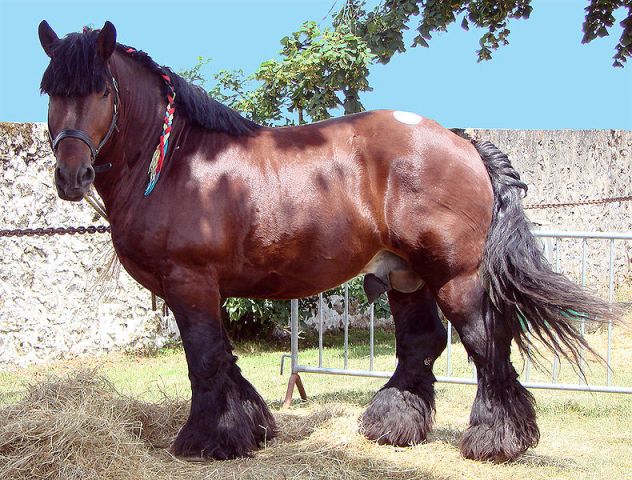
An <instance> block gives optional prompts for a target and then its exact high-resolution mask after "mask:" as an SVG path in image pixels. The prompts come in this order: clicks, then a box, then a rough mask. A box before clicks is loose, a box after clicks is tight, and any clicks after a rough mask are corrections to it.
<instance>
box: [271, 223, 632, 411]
mask: <svg viewBox="0 0 632 480" xmlns="http://www.w3.org/2000/svg"><path fill="white" fill-rule="evenodd" d="M534 234H535V235H536V237H538V238H540V240H541V241H542V243H543V248H544V254H545V256H546V257H547V258H548V260H549V262H550V263H551V265H552V266H553V268H554V270H556V271H558V272H562V273H564V274H567V275H569V276H570V277H571V278H574V279H575V280H577V281H578V283H580V284H581V285H582V286H590V287H593V288H594V287H595V286H596V285H594V283H595V282H592V283H591V282H588V277H589V273H590V272H589V270H590V268H589V261H588V257H589V252H590V253H592V260H593V262H592V263H593V264H594V261H595V258H596V260H597V262H598V264H599V265H601V268H600V270H601V271H602V273H606V272H607V280H606V281H602V282H600V283H601V285H600V286H601V288H600V290H601V293H602V294H605V293H606V292H607V298H608V300H609V301H611V302H612V301H614V300H615V260H616V259H618V260H619V261H621V260H622V261H623V270H624V271H627V269H629V263H630V258H629V257H630V254H631V253H630V252H632V242H631V241H632V232H624V233H620V232H563V231H535V232H534ZM565 242H575V243H577V242H579V244H578V245H576V247H577V249H578V250H579V253H576V254H575V255H573V254H571V253H570V251H565V247H566V250H569V248H568V247H569V246H568V245H564V243H565ZM589 242H592V243H598V244H599V246H600V248H599V250H597V253H598V255H595V251H596V250H595V249H594V245H592V244H589ZM604 243H606V244H607V249H606V254H605V255H604V249H603V247H604ZM617 244H621V245H622V246H623V249H621V250H622V255H620V256H619V258H618V257H617V255H616V254H615V253H616V246H617ZM605 262H607V267H606V266H605V265H606V263H605ZM593 268H594V267H593ZM594 276H595V275H593V277H594ZM602 276H603V275H601V274H600V275H597V277H602ZM601 279H602V278H601ZM602 280H603V279H602ZM604 296H605V295H604ZM323 302H324V299H323V294H322V293H321V294H320V295H319V296H318V303H317V310H316V312H317V315H318V317H319V324H318V359H317V364H315V365H307V364H302V363H301V360H300V356H299V314H300V312H299V302H298V300H292V301H291V318H290V330H291V347H290V348H291V353H290V354H289V355H287V354H286V355H283V357H282V358H281V373H283V366H284V362H285V360H286V359H290V361H291V367H292V374H291V376H290V381H289V384H288V391H287V395H286V399H285V402H284V404H285V405H289V404H290V403H291V400H292V392H293V389H294V386H295V385H296V386H298V388H299V392H300V394H301V397H302V398H303V399H305V398H306V395H305V390H304V388H303V385H302V382H301V378H300V375H299V374H301V373H319V374H328V375H349V376H357V377H375V378H390V377H391V375H392V373H393V372H392V371H380V370H376V369H375V368H374V367H375V359H376V357H375V310H374V305H373V304H371V305H370V306H369V307H368V314H369V324H368V342H369V345H368V346H369V353H368V359H367V360H368V361H367V365H366V368H349V286H348V284H345V286H344V311H343V313H342V315H343V329H344V330H343V355H342V365H341V368H340V367H337V368H334V367H331V366H325V361H324V358H323V357H324V348H323V333H324V332H323V330H324V329H323ZM586 326H587V325H586V321H585V320H582V321H581V322H580V325H579V329H580V332H581V333H582V335H584V334H585V333H586ZM447 327H448V328H447V332H448V342H447V348H446V350H445V351H444V353H443V354H442V356H441V357H439V358H438V359H437V361H436V362H435V370H436V369H437V366H438V365H439V366H440V365H441V363H442V362H445V363H444V365H445V367H444V368H441V370H442V371H443V373H444V375H437V381H439V382H443V383H457V384H466V385H476V383H477V382H476V369H475V367H474V364H473V363H471V364H470V367H469V368H471V376H463V375H455V374H454V372H453V366H454V363H453V357H454V355H455V352H454V345H453V341H452V340H453V328H452V325H451V324H450V323H449V322H447ZM612 344H613V325H612V323H608V325H607V339H606V347H605V348H606V354H605V360H606V365H605V366H604V367H603V369H604V370H605V371H604V372H603V374H598V377H597V378H601V379H602V380H601V383H600V382H599V381H594V382H593V381H591V382H590V383H587V382H586V381H584V380H585V379H584V377H582V376H581V374H579V373H578V372H574V373H573V375H575V374H577V382H576V383H573V382H567V383H563V382H560V381H559V380H560V370H561V366H562V363H561V361H560V358H559V357H554V358H553V359H552V366H551V371H550V372H549V373H550V375H549V376H550V380H549V381H534V380H533V378H532V377H533V373H532V370H533V369H532V365H531V362H530V361H529V359H526V360H524V362H523V364H522V368H521V369H519V371H521V377H520V381H521V383H522V384H523V385H524V386H525V387H527V388H541V389H551V390H576V391H589V392H609V393H632V385H616V384H614V383H613V378H612V372H613V368H612V352H613V345H612ZM457 348H460V349H461V350H463V348H462V346H460V345H458V346H457ZM463 351H464V350H463ZM581 353H582V358H581V361H582V363H583V364H584V366H586V365H587V364H586V360H585V357H584V355H583V352H581ZM314 362H315V360H314ZM604 380H605V382H604Z"/></svg>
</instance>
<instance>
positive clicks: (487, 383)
mask: <svg viewBox="0 0 632 480" xmlns="http://www.w3.org/2000/svg"><path fill="white" fill-rule="evenodd" d="M437 300H438V302H439V305H440V306H441V310H442V311H443V312H444V314H445V315H446V317H448V319H449V320H450V321H451V322H452V324H453V325H454V327H455V328H456V330H457V331H458V332H459V335H460V337H461V341H462V342H463V346H464V347H465V349H466V350H467V353H468V354H469V356H470V357H471V358H472V360H473V361H474V364H475V365H476V369H477V375H478V390H477V392H476V399H475V400H474V405H473V406H472V413H471V415H470V425H469V427H468V428H467V430H466V431H465V432H464V434H463V436H462V438H461V453H462V454H463V456H464V457H466V458H471V459H475V460H493V461H496V462H505V461H507V460H512V459H514V458H516V457H518V456H519V455H520V454H522V453H524V452H525V451H526V450H527V449H528V448H530V447H534V446H535V445H536V444H537V443H538V440H539V437H540V433H539V430H538V426H537V424H536V420H535V408H534V399H533V396H532V395H531V393H529V392H528V391H527V390H526V389H525V388H524V387H523V386H522V385H521V384H520V383H519V382H518V374H517V373H516V370H515V369H514V367H513V366H512V364H511V361H510V358H509V357H510V349H511V339H512V336H511V333H510V331H509V327H508V325H506V323H505V322H503V321H502V319H501V317H500V316H499V315H498V313H497V311H496V310H495V308H494V307H493V305H492V303H491V300H490V298H489V296H488V295H487V293H486V292H485V290H484V289H483V287H482V285H481V282H480V279H479V277H478V274H477V273H476V272H474V273H471V274H469V275H464V276H460V277H457V278H454V279H452V280H451V281H449V282H447V283H446V284H445V285H444V286H443V287H441V288H440V289H439V291H438V295H437Z"/></svg>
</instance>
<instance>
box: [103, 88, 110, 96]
mask: <svg viewBox="0 0 632 480" xmlns="http://www.w3.org/2000/svg"><path fill="white" fill-rule="evenodd" d="M109 94H110V89H109V88H106V89H105V92H103V96H104V97H107V96H108V95H109Z"/></svg>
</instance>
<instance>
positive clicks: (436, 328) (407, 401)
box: [361, 287, 447, 446]
mask: <svg viewBox="0 0 632 480" xmlns="http://www.w3.org/2000/svg"><path fill="white" fill-rule="evenodd" d="M388 299H389V303H390V306H391V312H392V313H393V318H394V319H395V335H396V349H397V359H398V364H397V368H396V370H395V373H394V374H393V376H392V377H391V378H390V380H389V381H388V383H386V385H384V387H382V389H381V390H379V391H378V392H377V393H376V394H375V396H374V397H373V399H372V400H371V404H370V405H369V407H368V408H367V410H366V411H365V412H364V414H363V415H362V418H361V428H362V430H363V432H364V434H365V435H366V436H367V437H368V438H369V439H371V440H377V441H378V442H379V443H389V444H391V445H397V446H405V445H413V444H416V443H420V442H423V441H424V440H425V439H426V436H427V434H428V432H429V431H430V429H431V427H432V416H433V414H434V408H435V403H434V386H433V384H434V382H435V377H434V375H433V374H432V366H433V364H434V361H435V359H436V358H437V357H438V356H439V355H440V354H441V352H442V351H443V349H444V348H445V346H446V338H447V334H446V330H445V328H444V326H443V324H442V323H441V320H440V319H439V315H438V312H437V304H436V302H435V299H434V297H433V296H432V293H431V292H430V289H429V288H428V287H424V288H422V289H421V290H418V291H417V292H413V293H408V294H407V293H400V292H397V291H394V290H391V291H389V293H388Z"/></svg>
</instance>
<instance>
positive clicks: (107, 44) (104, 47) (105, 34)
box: [97, 21, 116, 62]
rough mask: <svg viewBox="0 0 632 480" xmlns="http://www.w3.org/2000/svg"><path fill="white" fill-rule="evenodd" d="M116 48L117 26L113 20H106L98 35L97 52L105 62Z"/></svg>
mask: <svg viewBox="0 0 632 480" xmlns="http://www.w3.org/2000/svg"><path fill="white" fill-rule="evenodd" d="M114 48H116V28H114V25H112V22H107V21H106V22H105V24H104V25H103V28H102V29H101V31H100V32H99V36H98V37H97V52H99V56H100V57H101V59H103V61H104V62H105V61H107V59H108V58H110V56H111V55H112V53H114Z"/></svg>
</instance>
